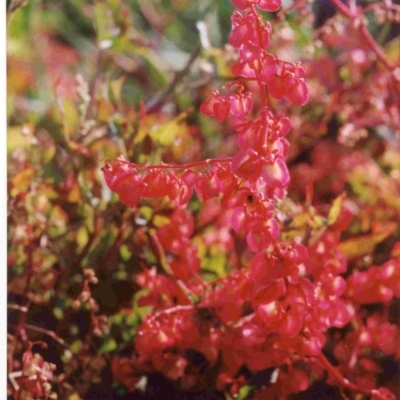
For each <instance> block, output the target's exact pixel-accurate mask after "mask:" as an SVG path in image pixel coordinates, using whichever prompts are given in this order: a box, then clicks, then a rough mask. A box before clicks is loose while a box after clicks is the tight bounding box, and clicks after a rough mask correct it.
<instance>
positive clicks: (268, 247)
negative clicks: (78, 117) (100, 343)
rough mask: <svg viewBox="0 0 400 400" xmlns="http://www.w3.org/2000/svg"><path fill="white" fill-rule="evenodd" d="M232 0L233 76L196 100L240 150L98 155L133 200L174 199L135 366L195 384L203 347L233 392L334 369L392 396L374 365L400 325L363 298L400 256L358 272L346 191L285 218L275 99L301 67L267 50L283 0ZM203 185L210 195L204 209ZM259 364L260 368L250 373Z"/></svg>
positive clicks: (296, 384) (362, 392) (298, 78)
mask: <svg viewBox="0 0 400 400" xmlns="http://www.w3.org/2000/svg"><path fill="white" fill-rule="evenodd" d="M232 3H233V5H234V6H235V7H236V8H237V9H238V10H236V11H234V13H233V15H232V29H231V33H230V35H229V39H228V40H229V44H230V45H231V46H232V47H234V48H236V49H237V50H238V60H237V61H236V63H235V64H234V65H233V66H232V73H233V74H234V75H235V76H237V78H236V79H234V80H233V81H232V82H229V83H228V84H226V85H225V86H223V87H222V89H221V90H215V91H213V92H212V93H211V94H210V95H209V97H208V99H207V100H206V101H205V102H204V103H203V104H202V105H201V107H200V111H201V112H202V113H203V114H204V115H206V116H211V117H215V118H216V119H217V120H218V121H220V122H222V121H225V120H227V119H228V120H229V124H230V126H231V128H232V129H233V130H234V132H235V133H236V138H237V151H236V153H235V154H234V155H233V156H232V157H225V158H219V159H218V158H215V159H208V160H205V161H198V162H194V163H190V164H185V165H174V164H161V165H151V164H149V165H144V166H143V165H139V164H134V163H131V162H129V161H126V160H124V159H122V158H120V159H118V160H115V161H113V162H112V163H110V164H107V165H106V166H105V167H104V168H103V173H104V177H105V180H106V182H107V184H108V186H109V188H110V189H111V190H112V191H113V192H115V193H117V194H118V195H119V198H120V200H121V201H122V202H123V203H124V204H127V205H129V206H130V207H136V206H137V205H138V203H139V201H141V199H142V198H148V199H165V198H168V199H169V201H170V202H172V203H173V204H174V207H172V208H171V205H170V203H168V201H167V203H165V202H164V203H163V204H167V206H166V207H167V208H168V209H169V210H170V211H169V213H170V217H169V219H168V221H166V222H165V223H161V224H159V225H157V224H156V225H155V226H154V227H152V228H149V230H148V231H147V232H148V241H149V244H150V245H151V247H152V248H153V249H154V252H155V253H156V254H157V258H158V263H159V266H160V267H162V270H159V269H158V268H157V267H156V266H153V267H151V268H150V269H147V268H146V269H145V270H144V271H143V273H141V274H140V275H139V276H138V277H137V283H138V284H139V285H140V286H141V287H142V288H143V289H144V290H145V293H144V294H143V295H140V296H139V298H138V302H139V304H140V305H141V306H147V307H150V309H151V311H150V312H149V313H148V314H147V315H146V316H145V318H144V319H143V321H142V323H141V325H140V326H139V328H138V331H137V336H136V339H135V352H136V355H135V356H134V358H133V359H132V361H131V364H132V368H133V369H134V370H135V371H136V372H135V374H136V377H137V379H138V380H139V378H140V376H145V375H147V374H149V373H152V372H159V373H161V374H163V375H165V376H166V377H168V378H169V379H171V380H173V381H177V382H179V385H180V387H181V388H183V389H188V388H191V387H196V386H198V385H199V384H201V382H202V379H203V375H204V373H205V372H204V366H203V368H202V369H199V367H198V365H196V362H195V361H194V359H193V354H199V355H201V357H202V359H203V360H204V361H203V364H204V365H205V366H206V367H205V368H206V369H207V370H208V371H210V370H212V371H214V379H213V380H212V382H211V387H215V388H216V389H218V390H220V391H224V392H225V393H227V394H229V395H230V396H234V397H237V396H241V397H240V398H244V397H243V393H244V392H243V390H244V389H246V388H247V389H246V390H248V391H249V390H251V391H252V393H253V397H252V398H257V399H267V398H268V399H273V398H286V397H287V396H290V395H291V394H293V393H298V392H301V391H305V390H307V389H308V388H309V387H310V386H312V385H313V383H314V382H316V381H319V380H321V379H326V380H327V381H328V382H329V383H330V384H332V385H335V386H337V388H338V390H339V391H340V393H341V394H342V396H343V397H344V398H349V396H356V397H355V398H361V397H362V398H364V397H370V398H373V399H394V398H395V395H394V394H393V393H392V392H391V391H389V390H388V389H387V388H384V387H383V388H379V384H378V383H377V382H374V379H375V377H376V375H378V374H379V372H380V367H379V362H377V361H376V360H377V358H378V359H379V357H380V354H382V353H383V354H385V355H386V356H389V357H394V358H395V359H396V358H398V357H399V355H400V354H399V352H398V349H399V348H400V336H399V328H398V327H397V326H396V325H395V324H393V323H390V322H388V320H387V317H384V316H382V315H378V314H372V315H369V314H368V313H367V314H365V311H363V310H364V308H363V307H364V306H365V305H367V304H371V303H373V304H376V303H379V304H384V305H387V304H388V303H390V302H391V301H392V299H394V298H395V297H399V296H400V293H399V282H400V274H399V271H400V265H399V262H398V259H397V260H396V259H391V260H389V261H388V262H387V263H385V264H384V265H382V266H380V267H370V268H368V269H367V270H366V271H362V272H361V271H358V270H357V269H354V270H353V269H349V267H348V263H347V260H346V257H345V256H344V254H343V252H342V251H341V245H340V242H341V232H343V231H344V230H346V229H347V227H348V224H349V223H350V221H351V219H352V215H353V214H352V210H351V208H349V207H348V206H346V202H345V196H344V195H341V196H339V197H338V198H337V199H336V200H335V202H334V204H333V206H332V207H331V210H330V211H329V215H328V217H327V218H326V219H324V218H323V217H322V216H320V215H318V213H317V211H316V210H314V211H312V210H313V209H312V208H310V206H309V207H308V209H307V208H306V207H304V206H303V207H302V206H300V205H299V206H297V215H298V219H300V217H303V218H304V216H306V219H307V220H310V221H311V222H306V223H303V224H302V226H303V227H304V226H305V225H307V227H306V229H305V233H304V235H303V236H300V235H299V229H294V231H295V232H294V233H293V232H291V231H290V229H288V223H285V220H286V218H287V217H288V216H287V215H286V216H285V213H284V209H285V207H286V208H287V207H288V201H287V199H286V198H285V196H286V191H287V187H288V185H289V181H290V174H289V170H288V167H287V162H286V160H287V157H288V154H289V141H288V140H287V139H286V137H287V135H288V133H289V131H290V129H291V122H290V119H289V115H287V114H282V113H281V114H277V113H276V112H274V107H272V106H271V102H273V99H276V100H284V101H287V102H290V103H292V104H295V105H299V106H303V105H305V104H306V103H307V101H308V100H309V89H308V87H307V83H306V69H305V68H304V67H303V66H302V65H301V64H300V63H298V62H295V63H294V62H289V61H287V60H284V59H281V58H278V57H276V56H275V55H273V54H270V53H269V52H268V47H269V45H270V42H271V41H273V34H272V26H271V24H270V23H269V22H264V21H263V18H262V15H261V14H260V11H259V10H264V11H269V12H275V11H277V10H278V9H279V8H280V2H279V1H269V0H266V1H264V0H260V1H257V0H243V1H241V0H232ZM337 6H338V8H339V9H340V10H341V11H342V12H344V14H346V15H348V16H352V14H350V12H347V7H346V6H344V5H341V3H340V4H337ZM362 32H363V34H364V35H365V37H366V39H367V40H369V39H370V37H369V36H368V33H365V31H364V30H363V31H362ZM387 67H390V65H387ZM143 118H145V116H143ZM300 183H301V181H299V182H298V184H300ZM194 196H197V197H199V198H200V199H202V202H201V203H200V206H199V207H200V211H198V212H197V213H194V212H193V211H192V210H193V208H192V202H194V201H195V200H193V199H194ZM165 201H166V200H165ZM294 209H295V207H293V206H292V213H293V210H294ZM207 214H211V216H210V215H207ZM293 214H295V213H293ZM289 217H290V218H292V217H293V215H292V216H289ZM204 219H206V220H207V219H209V220H212V221H213V223H214V226H213V229H212V230H206V229H204V227H205V226H206V223H204V222H203V221H202V220H204ZM160 225H161V226H160ZM289 225H290V222H289ZM299 226H301V223H299V225H298V226H297V228H298V227H299ZM196 227H197V228H196ZM294 227H295V228H296V225H294ZM199 244H200V246H201V247H202V248H204V249H205V250H204V251H206V252H207V251H210V250H208V249H210V248H211V249H212V248H213V246H214V245H216V244H217V245H219V246H220V248H222V249H223V250H222V251H223V252H225V253H226V254H227V256H228V258H227V259H224V260H221V259H220V258H218V257H216V258H215V259H213V257H212V254H211V256H210V260H209V263H210V264H223V265H212V267H211V269H212V270H214V271H215V270H221V269H222V270H224V273H223V274H222V275H221V276H219V277H218V278H216V279H215V278H214V279H213V278H210V277H207V274H206V273H205V272H206V270H205V268H203V267H202V260H201V259H200V257H199V255H198V254H199ZM234 250H235V251H234ZM234 253H236V254H234ZM383 337H386V338H387V339H386V340H382V338H383ZM332 349H333V351H332ZM198 357H200V356H198ZM334 364H336V366H334ZM262 371H266V374H265V379H264V381H263V382H262V384H261V385H260V386H257V385H254V386H252V385H251V383H252V382H253V381H254V380H252V379H253V378H252V377H254V376H257V374H259V373H260V372H262ZM371 377H372V378H373V379H371ZM360 396H361V397H360Z"/></svg>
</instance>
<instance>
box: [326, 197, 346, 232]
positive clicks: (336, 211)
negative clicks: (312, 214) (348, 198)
mask: <svg viewBox="0 0 400 400" xmlns="http://www.w3.org/2000/svg"><path fill="white" fill-rule="evenodd" d="M344 198H345V194H344V193H342V194H341V195H340V196H338V197H336V199H335V200H334V201H333V204H332V207H331V209H330V210H329V214H328V224H329V225H333V224H334V223H335V222H336V221H337V219H338V218H339V216H340V212H341V211H342V205H343V200H344Z"/></svg>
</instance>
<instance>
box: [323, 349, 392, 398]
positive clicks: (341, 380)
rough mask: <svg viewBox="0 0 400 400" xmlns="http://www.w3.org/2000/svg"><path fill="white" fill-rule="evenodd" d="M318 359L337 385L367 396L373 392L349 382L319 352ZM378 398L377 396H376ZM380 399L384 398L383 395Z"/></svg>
mask: <svg viewBox="0 0 400 400" xmlns="http://www.w3.org/2000/svg"><path fill="white" fill-rule="evenodd" d="M318 360H319V362H320V363H321V364H322V365H323V367H324V368H325V369H326V371H327V372H328V373H329V374H330V375H331V376H333V377H334V378H335V379H336V380H337V381H338V382H339V385H340V386H341V387H343V388H346V389H349V390H351V391H353V392H358V393H363V394H365V395H367V396H371V395H372V394H373V393H372V391H371V390H366V389H363V388H361V387H359V386H357V385H355V384H354V383H351V382H349V380H348V379H346V378H345V377H344V376H343V375H342V374H341V373H340V372H339V371H338V369H337V368H336V367H334V366H333V365H332V364H331V363H330V362H329V361H328V359H327V358H326V357H325V356H324V355H323V354H322V353H320V355H319V356H318ZM375 395H379V394H378V393H377V391H376V392H375ZM378 398H379V397H378ZM380 398H382V400H384V398H383V397H380Z"/></svg>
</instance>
